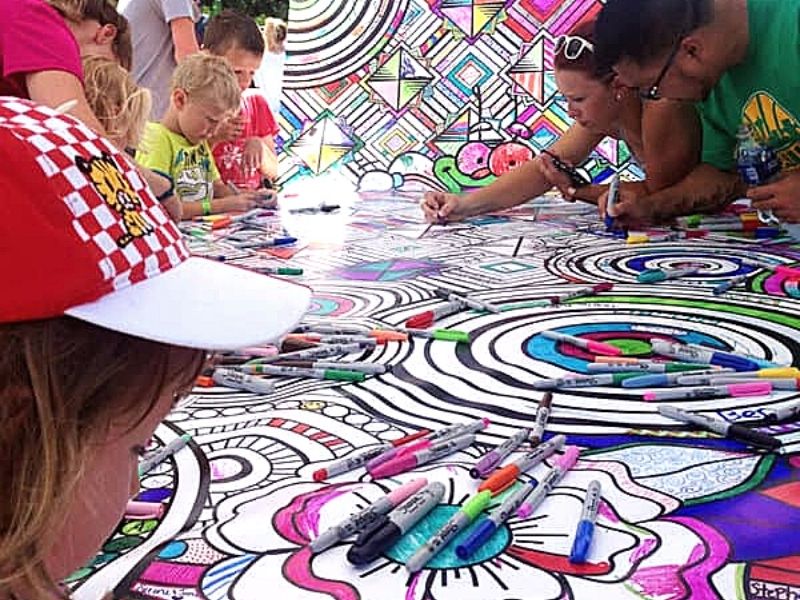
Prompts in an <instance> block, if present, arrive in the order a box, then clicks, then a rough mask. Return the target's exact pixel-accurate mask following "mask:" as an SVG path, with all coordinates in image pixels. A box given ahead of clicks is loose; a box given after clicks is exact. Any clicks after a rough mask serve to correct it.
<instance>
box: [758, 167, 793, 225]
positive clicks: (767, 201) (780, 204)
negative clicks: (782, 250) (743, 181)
mask: <svg viewBox="0 0 800 600" xmlns="http://www.w3.org/2000/svg"><path fill="white" fill-rule="evenodd" d="M747 197H748V198H750V200H752V201H753V208H755V209H757V210H762V211H763V210H771V211H772V212H773V213H774V214H775V216H776V217H778V218H779V219H780V220H782V221H786V222H788V223H800V172H797V171H795V172H792V173H787V174H785V175H784V176H783V177H781V178H780V179H779V180H778V181H775V182H774V183H768V184H767V185H760V186H758V187H753V188H750V189H749V190H748V191H747Z"/></svg>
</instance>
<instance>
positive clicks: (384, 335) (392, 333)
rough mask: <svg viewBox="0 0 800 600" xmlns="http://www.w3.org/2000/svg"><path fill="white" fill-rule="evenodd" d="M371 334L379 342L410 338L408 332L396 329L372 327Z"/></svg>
mask: <svg viewBox="0 0 800 600" xmlns="http://www.w3.org/2000/svg"><path fill="white" fill-rule="evenodd" d="M369 336H370V337H374V338H375V339H376V340H378V343H384V342H405V341H407V340H408V334H407V333H406V332H404V331H396V330H394V329H371V330H370V332H369ZM381 340H383V341H381Z"/></svg>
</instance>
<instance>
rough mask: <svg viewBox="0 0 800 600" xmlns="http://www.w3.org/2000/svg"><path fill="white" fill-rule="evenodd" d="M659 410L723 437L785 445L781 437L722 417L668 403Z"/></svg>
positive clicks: (771, 446) (770, 446)
mask: <svg viewBox="0 0 800 600" xmlns="http://www.w3.org/2000/svg"><path fill="white" fill-rule="evenodd" d="M658 412H659V413H660V414H661V415H663V416H665V417H667V418H668V419H673V420H675V421H682V422H684V423H689V424H690V425H696V426H698V427H701V428H703V429H706V430H708V431H711V432H713V433H716V434H718V435H721V436H723V437H727V438H731V439H734V440H738V441H740V442H745V443H747V444H750V445H751V446H756V447H758V448H765V449H767V450H774V449H776V448H780V447H781V446H782V445H783V442H781V441H780V440H779V439H777V438H774V437H772V436H769V435H767V434H765V433H761V432H758V431H754V430H752V429H748V428H747V427H743V426H741V425H735V424H733V423H726V422H725V421H722V420H721V419H714V418H712V417H706V416H703V415H698V414H694V413H688V412H685V411H682V410H680V409H679V408H675V407H674V406H669V405H668V404H662V405H660V406H659V407H658Z"/></svg>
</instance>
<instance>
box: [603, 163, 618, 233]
mask: <svg viewBox="0 0 800 600" xmlns="http://www.w3.org/2000/svg"><path fill="white" fill-rule="evenodd" d="M618 196H619V173H615V174H614V177H612V178H611V183H609V185H608V200H607V201H606V218H605V223H606V230H607V231H610V230H611V229H613V227H614V217H612V216H611V215H609V214H608V211H609V210H611V209H612V208H614V207H615V206H616V205H617V197H618Z"/></svg>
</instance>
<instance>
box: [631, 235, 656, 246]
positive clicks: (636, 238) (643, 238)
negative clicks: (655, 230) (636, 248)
mask: <svg viewBox="0 0 800 600" xmlns="http://www.w3.org/2000/svg"><path fill="white" fill-rule="evenodd" d="M649 241H650V236H648V235H647V234H646V233H629V234H628V239H627V243H628V245H629V246H632V245H633V244H646V243H647V242H649Z"/></svg>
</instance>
